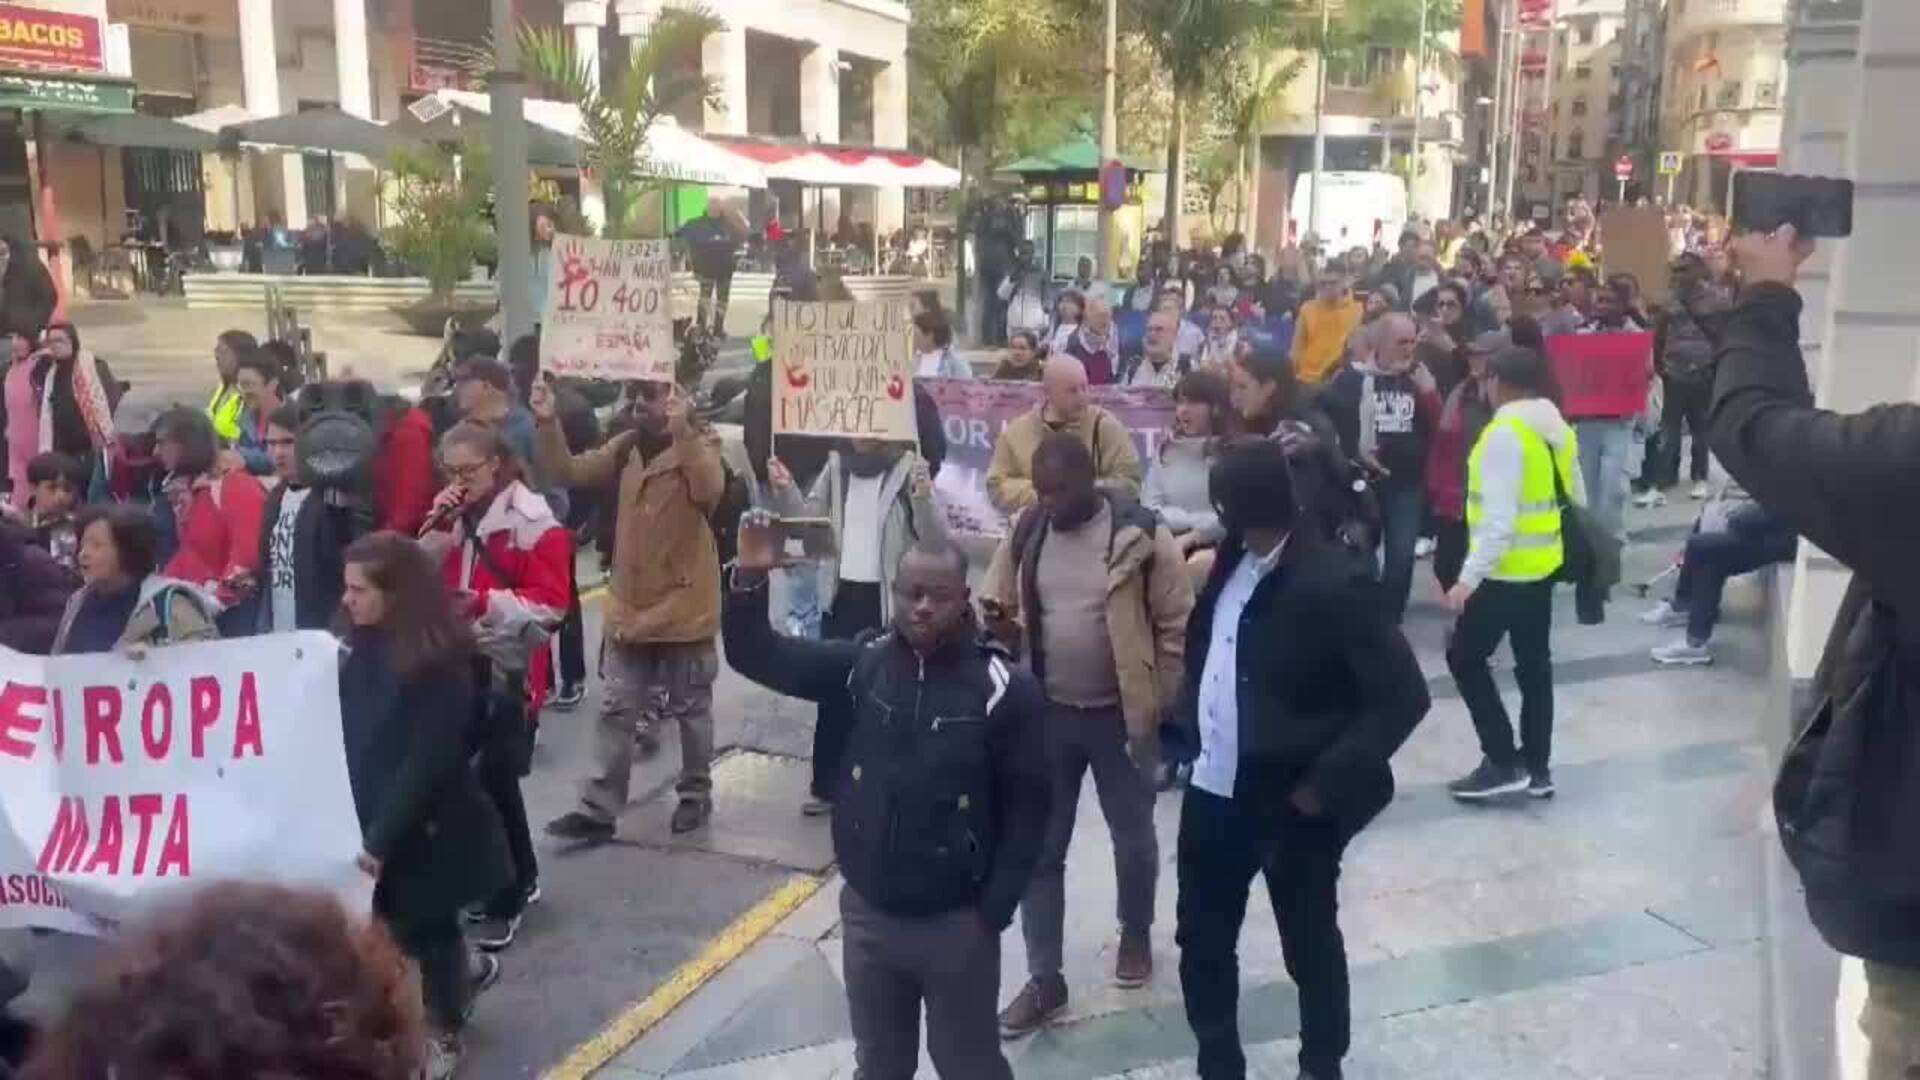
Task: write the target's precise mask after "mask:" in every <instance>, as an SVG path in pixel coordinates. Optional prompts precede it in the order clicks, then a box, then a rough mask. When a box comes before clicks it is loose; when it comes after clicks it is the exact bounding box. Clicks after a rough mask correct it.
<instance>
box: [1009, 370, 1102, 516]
mask: <svg viewBox="0 0 1920 1080" xmlns="http://www.w3.org/2000/svg"><path fill="white" fill-rule="evenodd" d="M1040 386H1041V389H1042V390H1044V391H1045V393H1046V399H1045V400H1044V401H1042V402H1041V403H1040V405H1039V406H1038V407H1037V408H1035V409H1034V410H1033V411H1032V412H1030V413H1027V414H1025V415H1023V416H1019V417H1016V418H1015V419H1014V421H1013V422H1012V423H1010V424H1008V425H1007V426H1006V427H1005V428H1003V429H1001V432H1000V438H998V439H997V440H995V441H994V444H993V464H992V465H989V466H988V467H987V495H988V497H990V498H992V499H993V503H994V505H995V506H998V507H999V508H1000V509H1001V510H1002V511H1004V512H1006V513H1009V514H1012V513H1016V512H1018V511H1019V510H1020V509H1022V508H1023V507H1026V506H1030V505H1032V504H1033V501H1034V495H1033V452H1034V449H1035V448H1037V447H1038V446H1039V445H1040V440H1041V439H1044V438H1046V437H1047V434H1048V433H1049V432H1054V431H1070V432H1073V433H1074V434H1075V435H1077V436H1079V438H1080V441H1081V442H1083V443H1085V444H1086V446H1087V449H1088V451H1090V452H1091V453H1092V454H1093V466H1094V476H1095V479H1096V481H1097V482H1098V483H1099V485H1100V486H1101V487H1102V488H1105V489H1107V490H1109V491H1113V492H1117V493H1119V494H1122V495H1127V496H1129V497H1134V498H1137V497H1138V496H1139V494H1140V455H1139V454H1137V453H1135V452H1134V449H1133V436H1132V435H1130V434H1129V433H1128V432H1127V426H1126V425H1125V424H1122V423H1121V422H1120V419H1119V417H1116V416H1114V415H1113V414H1112V413H1110V412H1108V411H1107V410H1105V409H1103V408H1101V407H1100V406H1098V405H1095V404H1093V403H1092V402H1090V401H1088V400H1087V369H1086V367H1085V366H1084V365H1082V364H1081V363H1080V361H1079V360H1077V359H1075V358H1073V357H1071V356H1056V357H1054V358H1053V359H1051V360H1048V361H1047V366H1046V367H1045V369H1043V371H1042V372H1041V376H1040Z"/></svg>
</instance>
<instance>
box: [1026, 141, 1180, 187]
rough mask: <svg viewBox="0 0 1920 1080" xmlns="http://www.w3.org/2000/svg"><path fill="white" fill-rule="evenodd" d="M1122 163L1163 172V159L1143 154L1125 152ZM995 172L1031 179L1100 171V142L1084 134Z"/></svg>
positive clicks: (1133, 169)
mask: <svg viewBox="0 0 1920 1080" xmlns="http://www.w3.org/2000/svg"><path fill="white" fill-rule="evenodd" d="M1120 164H1122V165H1124V166H1126V168H1127V170H1128V171H1129V172H1142V173H1147V172H1160V171H1161V163H1160V162H1158V161H1155V160H1153V159H1152V158H1150V157H1146V156H1143V155H1140V154H1121V155H1120ZM995 171H996V172H999V173H1003V174H1005V173H1013V174H1018V175H1019V176H1022V177H1027V178H1038V177H1046V176H1061V175H1072V174H1087V173H1098V172H1099V171H1100V144H1099V143H1097V142H1095V141H1094V138H1093V136H1091V135H1087V134H1081V135H1079V136H1076V137H1075V138H1072V139H1069V140H1067V141H1066V142H1063V143H1061V144H1060V145H1058V146H1056V147H1054V148H1053V149H1051V150H1048V151H1047V152H1046V153H1043V154H1036V155H1034V156H1032V157H1024V158H1021V159H1020V160H1018V161H1015V162H1012V163H1010V164H1007V165H1002V166H1000V168H998V169H996V170H995Z"/></svg>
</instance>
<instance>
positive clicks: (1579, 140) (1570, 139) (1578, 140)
mask: <svg viewBox="0 0 1920 1080" xmlns="http://www.w3.org/2000/svg"><path fill="white" fill-rule="evenodd" d="M1585 142H1586V139H1585V138H1584V136H1583V134H1582V132H1581V131H1580V130H1579V129H1578V128H1576V129H1574V130H1573V131H1570V132H1568V133H1567V157H1569V158H1572V159H1573V160H1575V161H1579V160H1581V159H1583V158H1585V157H1586V156H1587V154H1586V149H1587V148H1586V146H1585V145H1583V144H1584V143H1585Z"/></svg>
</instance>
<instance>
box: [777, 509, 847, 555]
mask: <svg viewBox="0 0 1920 1080" xmlns="http://www.w3.org/2000/svg"><path fill="white" fill-rule="evenodd" d="M773 533H774V535H775V536H776V537H778V538H779V539H778V543H779V548H780V551H781V552H782V553H784V554H786V555H787V556H788V557H790V558H803V559H829V558H832V557H834V556H835V555H837V554H838V551H837V549H836V545H835V544H834V542H833V519H832V518H823V517H776V518H774V519H773Z"/></svg>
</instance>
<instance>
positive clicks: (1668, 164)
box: [1660, 150, 1686, 176]
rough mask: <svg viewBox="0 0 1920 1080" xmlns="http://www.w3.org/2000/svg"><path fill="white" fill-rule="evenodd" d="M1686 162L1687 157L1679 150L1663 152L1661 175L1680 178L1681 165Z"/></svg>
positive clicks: (1661, 156) (1661, 153)
mask: <svg viewBox="0 0 1920 1080" xmlns="http://www.w3.org/2000/svg"><path fill="white" fill-rule="evenodd" d="M1685 160H1686V155H1684V154H1682V153H1681V152H1680V151H1678V150H1662V151H1661V152H1660V175H1661V176H1678V175H1679V174H1680V164H1681V162H1683V161H1685Z"/></svg>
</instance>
